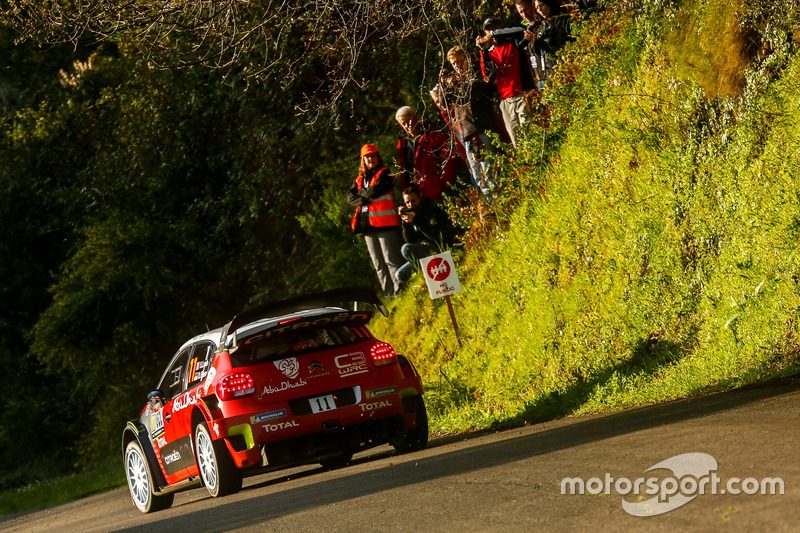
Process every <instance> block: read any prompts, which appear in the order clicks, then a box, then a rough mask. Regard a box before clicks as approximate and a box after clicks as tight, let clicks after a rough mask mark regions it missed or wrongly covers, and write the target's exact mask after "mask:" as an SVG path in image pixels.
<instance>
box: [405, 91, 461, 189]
mask: <svg viewBox="0 0 800 533" xmlns="http://www.w3.org/2000/svg"><path fill="white" fill-rule="evenodd" d="M395 118H396V119H397V122H399V123H400V126H401V127H402V128H403V131H404V132H405V133H406V136H404V137H400V139H399V140H398V141H397V160H398V163H399V164H400V183H401V185H402V188H403V189H405V188H406V187H408V186H409V185H412V184H413V185H416V186H417V187H418V188H419V190H420V192H421V193H422V195H423V196H427V197H428V198H430V199H431V200H434V201H436V202H438V201H439V200H441V199H442V193H443V192H444V191H446V190H447V189H448V188H450V185H452V183H453V182H454V181H455V178H456V171H457V170H458V152H457V150H456V149H455V146H453V143H452V142H451V141H450V136H449V135H447V134H446V133H444V132H443V131H441V130H436V129H433V127H431V125H430V124H428V123H427V122H425V121H424V120H420V119H419V116H418V115H417V113H416V111H414V110H413V109H412V108H411V107H409V106H404V107H401V108H400V109H398V110H397V113H396V114H395Z"/></svg>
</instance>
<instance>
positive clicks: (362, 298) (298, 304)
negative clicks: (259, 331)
mask: <svg viewBox="0 0 800 533" xmlns="http://www.w3.org/2000/svg"><path fill="white" fill-rule="evenodd" d="M345 302H348V303H349V302H355V303H366V304H370V305H373V306H375V307H376V308H377V309H378V311H380V312H381V314H382V315H383V316H389V310H388V309H386V306H385V305H383V302H382V301H381V300H380V298H378V295H376V294H375V292H374V291H372V290H370V289H366V288H363V287H348V288H343V289H332V290H329V291H325V292H321V293H318V294H310V295H306V296H298V297H296V298H291V299H289V300H283V301H281V302H272V303H268V304H263V305H259V306H257V307H254V308H252V309H248V310H247V311H243V312H241V313H239V314H238V315H236V316H235V317H233V320H231V321H230V322H229V323H228V325H227V326H225V327H224V328H223V329H222V337H221V342H220V344H221V345H225V344H226V341H227V338H228V332H236V330H237V329H239V328H240V327H242V326H245V325H247V324H250V323H251V322H255V321H256V320H260V319H262V318H269V317H279V316H283V315H288V314H290V313H296V312H298V311H308V310H309V309H318V308H320V307H334V306H337V305H340V304H342V303H345Z"/></svg>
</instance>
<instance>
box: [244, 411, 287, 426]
mask: <svg viewBox="0 0 800 533" xmlns="http://www.w3.org/2000/svg"><path fill="white" fill-rule="evenodd" d="M285 416H286V409H280V410H278V411H271V412H269V413H262V414H260V415H255V416H251V417H250V423H251V424H260V423H261V422H265V421H267V420H273V419H275V418H283V417H285Z"/></svg>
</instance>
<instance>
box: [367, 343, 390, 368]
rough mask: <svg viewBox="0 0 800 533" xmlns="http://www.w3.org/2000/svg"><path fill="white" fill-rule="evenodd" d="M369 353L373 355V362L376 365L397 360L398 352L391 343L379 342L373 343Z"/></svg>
mask: <svg viewBox="0 0 800 533" xmlns="http://www.w3.org/2000/svg"><path fill="white" fill-rule="evenodd" d="M369 355H370V357H372V363H373V364H374V365H375V366H386V365H391V364H392V363H396V362H397V354H396V353H395V351H394V348H392V345H391V344H387V343H385V342H379V343H377V344H373V345H372V348H370V349H369Z"/></svg>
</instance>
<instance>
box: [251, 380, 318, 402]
mask: <svg viewBox="0 0 800 533" xmlns="http://www.w3.org/2000/svg"><path fill="white" fill-rule="evenodd" d="M306 385H308V381H306V380H304V379H301V380H300V381H295V382H291V381H284V382H282V383H281V384H280V385H278V386H277V387H273V386H272V385H267V386H266V387H264V391H263V392H262V393H261V395H260V396H259V397H258V399H259V400H260V399H261V398H263V397H264V396H266V395H267V394H274V393H276V392H282V391H285V390H289V389H296V388H297V387H305V386H306Z"/></svg>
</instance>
